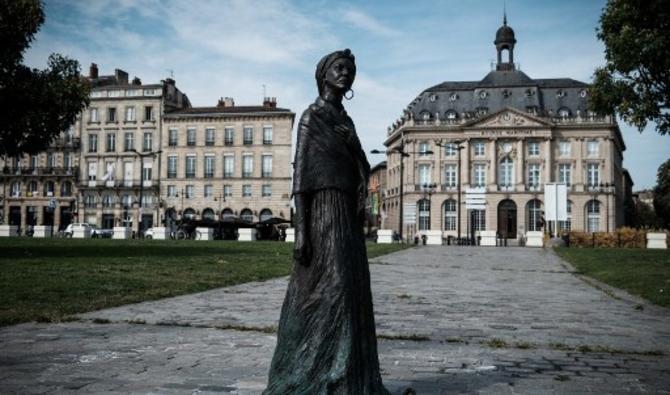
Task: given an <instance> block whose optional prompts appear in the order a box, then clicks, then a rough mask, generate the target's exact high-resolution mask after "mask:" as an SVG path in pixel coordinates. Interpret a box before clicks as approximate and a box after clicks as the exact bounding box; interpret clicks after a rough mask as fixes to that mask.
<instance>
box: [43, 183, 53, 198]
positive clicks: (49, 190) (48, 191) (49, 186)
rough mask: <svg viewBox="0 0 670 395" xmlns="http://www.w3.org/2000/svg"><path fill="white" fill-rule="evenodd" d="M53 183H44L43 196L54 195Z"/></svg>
mask: <svg viewBox="0 0 670 395" xmlns="http://www.w3.org/2000/svg"><path fill="white" fill-rule="evenodd" d="M54 188H55V187H54V182H53V181H47V182H45V183H44V196H53V195H54Z"/></svg>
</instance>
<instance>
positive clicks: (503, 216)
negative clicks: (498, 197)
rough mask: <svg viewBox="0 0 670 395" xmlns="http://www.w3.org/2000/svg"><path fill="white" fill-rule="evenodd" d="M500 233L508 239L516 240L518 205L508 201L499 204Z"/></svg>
mask: <svg viewBox="0 0 670 395" xmlns="http://www.w3.org/2000/svg"><path fill="white" fill-rule="evenodd" d="M498 233H499V234H500V237H503V238H506V239H516V203H514V201H512V200H509V199H506V200H503V201H502V202H500V204H498Z"/></svg>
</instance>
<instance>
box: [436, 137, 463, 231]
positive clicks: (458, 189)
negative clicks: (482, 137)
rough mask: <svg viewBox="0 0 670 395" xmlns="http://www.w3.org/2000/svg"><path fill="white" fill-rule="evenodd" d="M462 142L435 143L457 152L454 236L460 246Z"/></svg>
mask: <svg viewBox="0 0 670 395" xmlns="http://www.w3.org/2000/svg"><path fill="white" fill-rule="evenodd" d="M462 143H463V142H462V141H460V140H456V141H452V142H451V143H447V144H442V143H435V144H436V145H437V146H439V147H444V148H445V149H446V148H447V147H452V148H453V149H455V150H458V156H457V157H458V159H457V161H458V166H456V193H457V196H456V199H457V203H456V204H457V205H458V209H457V210H456V226H457V229H458V230H457V231H456V232H457V233H458V235H457V236H456V238H457V240H458V243H459V244H460V240H461V150H462V149H464V148H465V147H464V146H462V145H461V144H462Z"/></svg>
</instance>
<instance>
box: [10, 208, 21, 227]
mask: <svg viewBox="0 0 670 395" xmlns="http://www.w3.org/2000/svg"><path fill="white" fill-rule="evenodd" d="M9 224H10V225H14V226H21V207H17V206H11V207H9Z"/></svg>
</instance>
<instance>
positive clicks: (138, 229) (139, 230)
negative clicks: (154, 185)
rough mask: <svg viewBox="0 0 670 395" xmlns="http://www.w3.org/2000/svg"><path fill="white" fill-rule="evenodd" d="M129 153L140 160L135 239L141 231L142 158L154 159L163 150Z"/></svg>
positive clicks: (134, 150)
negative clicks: (138, 202) (138, 201)
mask: <svg viewBox="0 0 670 395" xmlns="http://www.w3.org/2000/svg"><path fill="white" fill-rule="evenodd" d="M130 152H132V153H134V154H135V155H137V156H138V157H139V158H140V204H139V206H138V208H137V237H138V238H139V237H140V232H141V229H142V197H143V194H144V163H143V161H142V159H144V158H148V157H151V158H154V157H155V156H156V155H158V154H160V153H162V152H163V150H158V151H155V152H146V153H141V152H138V151H137V150H136V149H134V148H133V149H131V150H130Z"/></svg>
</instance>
